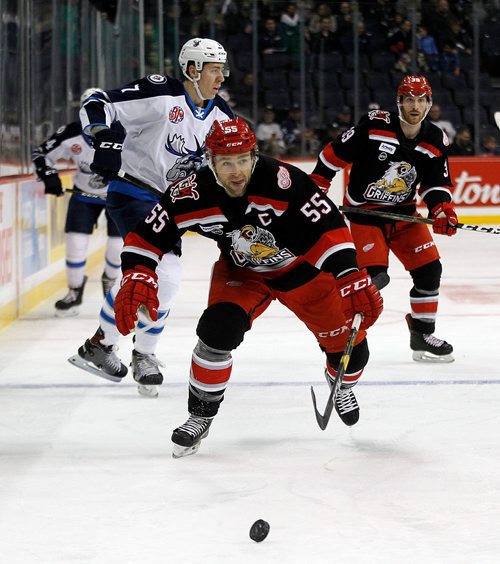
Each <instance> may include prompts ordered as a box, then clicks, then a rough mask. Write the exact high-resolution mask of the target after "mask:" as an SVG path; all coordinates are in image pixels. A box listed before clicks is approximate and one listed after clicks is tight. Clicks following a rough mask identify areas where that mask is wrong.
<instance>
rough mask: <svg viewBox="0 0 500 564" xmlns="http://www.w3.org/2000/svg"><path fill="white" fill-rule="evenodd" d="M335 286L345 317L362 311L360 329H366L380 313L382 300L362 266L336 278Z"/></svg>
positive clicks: (349, 317)
mask: <svg viewBox="0 0 500 564" xmlns="http://www.w3.org/2000/svg"><path fill="white" fill-rule="evenodd" d="M337 287H338V290H339V294H340V297H341V298H342V309H343V310H344V315H345V316H346V319H352V318H353V317H354V314H356V313H362V314H363V321H362V323H361V327H360V328H361V329H368V327H371V326H372V325H373V324H374V323H375V321H377V319H378V316H379V315H380V314H381V313H382V309H383V305H384V302H383V300H382V296H381V295H380V292H379V291H378V288H377V287H376V286H375V285H374V284H372V281H371V278H370V276H369V275H368V273H367V272H366V270H365V269H364V268H363V269H362V270H360V271H358V272H352V273H351V274H348V275H347V276H344V277H343V278H339V279H338V280H337Z"/></svg>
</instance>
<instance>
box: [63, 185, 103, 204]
mask: <svg viewBox="0 0 500 564" xmlns="http://www.w3.org/2000/svg"><path fill="white" fill-rule="evenodd" d="M64 191H65V192H69V193H70V194H76V195H77V196H86V197H87V198H96V199H97V200H103V201H104V200H106V195H105V194H104V195H103V196H99V195H98V194H89V193H88V192H84V191H83V190H78V189H75V188H65V190H64Z"/></svg>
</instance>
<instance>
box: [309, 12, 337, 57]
mask: <svg viewBox="0 0 500 564" xmlns="http://www.w3.org/2000/svg"><path fill="white" fill-rule="evenodd" d="M339 48H340V44H339V40H338V37H337V34H336V33H335V32H333V31H332V30H331V20H330V18H329V17H324V18H321V20H320V27H319V31H318V32H317V33H312V34H311V40H310V42H309V49H310V51H311V53H316V54H320V53H332V52H333V51H338V50H339Z"/></svg>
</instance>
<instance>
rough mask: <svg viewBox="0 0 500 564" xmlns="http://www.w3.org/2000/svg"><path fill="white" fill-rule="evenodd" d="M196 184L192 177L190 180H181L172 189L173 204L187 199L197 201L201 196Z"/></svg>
mask: <svg viewBox="0 0 500 564" xmlns="http://www.w3.org/2000/svg"><path fill="white" fill-rule="evenodd" d="M196 186H197V184H196V182H195V181H194V176H193V175H191V176H190V177H189V178H186V179H184V180H180V181H179V182H177V183H176V184H173V185H172V186H171V187H170V197H171V199H172V202H175V201H176V200H183V199H185V198H192V199H193V200H197V199H198V198H199V197H200V195H199V194H198V192H197V191H196Z"/></svg>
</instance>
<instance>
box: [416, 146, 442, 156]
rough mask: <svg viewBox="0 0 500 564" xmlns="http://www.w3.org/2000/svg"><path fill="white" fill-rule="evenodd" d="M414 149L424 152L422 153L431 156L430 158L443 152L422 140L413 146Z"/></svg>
mask: <svg viewBox="0 0 500 564" xmlns="http://www.w3.org/2000/svg"><path fill="white" fill-rule="evenodd" d="M415 151H419V152H420V153H424V155H427V156H429V157H431V159H432V158H433V157H441V156H442V154H443V153H442V152H441V151H440V150H439V149H438V148H437V147H434V145H430V144H429V143H424V142H422V143H419V144H418V145H417V146H416V147H415Z"/></svg>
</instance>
